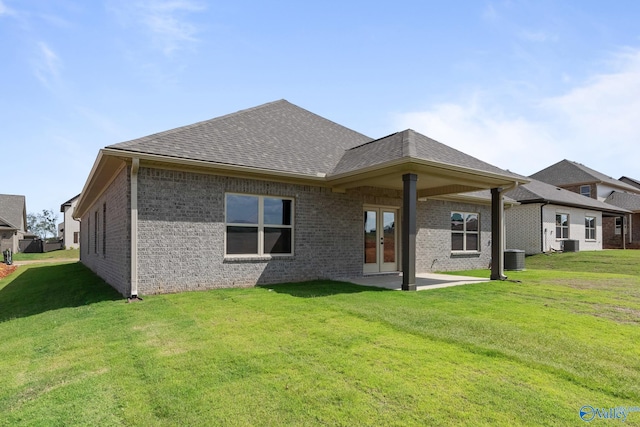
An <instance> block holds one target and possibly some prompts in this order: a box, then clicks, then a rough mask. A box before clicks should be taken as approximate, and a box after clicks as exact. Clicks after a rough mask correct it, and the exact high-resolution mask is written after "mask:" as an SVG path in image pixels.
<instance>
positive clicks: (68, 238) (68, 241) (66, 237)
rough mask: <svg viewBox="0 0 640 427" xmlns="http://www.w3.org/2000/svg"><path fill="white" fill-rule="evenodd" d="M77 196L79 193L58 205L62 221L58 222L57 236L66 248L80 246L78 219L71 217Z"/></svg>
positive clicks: (76, 202) (78, 196)
mask: <svg viewBox="0 0 640 427" xmlns="http://www.w3.org/2000/svg"><path fill="white" fill-rule="evenodd" d="M79 198H80V194H78V195H77V196H75V197H72V198H71V199H69V200H67V201H66V202H64V203H63V204H61V205H60V212H62V213H63V218H62V221H63V222H61V223H60V224H58V236H59V237H61V238H62V244H63V246H64V247H65V248H66V249H76V248H79V247H80V221H78V220H77V219H74V218H73V212H74V210H75V207H76V205H77V204H78V199H79Z"/></svg>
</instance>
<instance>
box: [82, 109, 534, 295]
mask: <svg viewBox="0 0 640 427" xmlns="http://www.w3.org/2000/svg"><path fill="white" fill-rule="evenodd" d="M523 182H528V179H527V178H525V177H521V176H519V175H516V174H513V173H510V172H508V171H505V170H503V169H500V168H498V167H495V166H492V165H490V164H487V163H485V162H483V161H480V160H478V159H476V158H473V157H471V156H468V155H466V154H464V153H462V152H460V151H457V150H455V149H452V148H450V147H448V146H446V145H443V144H441V143H439V142H437V141H434V140H432V139H430V138H428V137H426V136H424V135H421V134H419V133H417V132H414V131H412V130H405V131H402V132H398V133H394V134H392V135H389V136H386V137H383V138H380V139H375V140H374V139H372V138H369V137H367V136H365V135H362V134H360V133H358V132H355V131H353V130H350V129H347V128H345V127H343V126H341V125H338V124H336V123H334V122H331V121H329V120H327V119H325V118H322V117H320V116H318V115H316V114H313V113H311V112H309V111H306V110H304V109H302V108H300V107H297V106H295V105H293V104H291V103H289V102H287V101H284V100H281V101H276V102H272V103H268V104H264V105H261V106H258V107H254V108H250V109H247V110H243V111H239V112H236V113H233V114H230V115H226V116H223V117H219V118H214V119H212V120H207V121H204V122H199V123H195V124H192V125H189V126H184V127H181V128H177V129H173V130H169V131H166V132H161V133H158V134H154V135H150V136H146V137H143V138H139V139H135V140H132V141H127V142H122V143H119V144H115V145H110V146H108V147H105V148H104V149H102V150H100V152H99V154H98V157H97V159H96V162H95V164H94V166H93V169H92V170H91V173H90V175H89V177H88V179H87V182H86V184H85V186H84V189H83V191H82V193H81V196H80V199H79V200H78V203H77V205H76V208H75V214H74V215H75V217H76V218H79V219H81V230H80V236H81V239H80V240H81V241H80V244H81V248H80V253H81V261H82V262H83V263H84V264H85V265H87V266H88V267H89V268H91V269H92V270H93V271H95V272H96V273H97V274H98V275H100V276H101V277H103V278H104V279H105V280H106V281H107V282H108V283H110V284H111V285H112V286H113V287H114V288H116V289H117V290H118V291H120V292H121V293H122V294H123V295H125V296H134V295H138V294H151V293H162V292H177V291H182V290H196V289H209V288H219V287H235V286H253V285H256V284H266V283H275V282H288V281H302V280H312V279H318V278H330V279H344V278H350V277H359V276H362V275H365V274H380V273H387V272H401V273H402V276H403V286H402V287H403V289H405V290H412V289H415V274H416V272H429V271H432V270H458V269H468V268H486V267H488V266H489V264H490V262H491V259H492V258H493V259H496V260H498V261H497V262H494V263H492V267H491V268H492V271H491V277H492V278H493V279H500V278H503V275H502V251H503V248H502V244H501V242H502V241H503V235H502V234H503V233H502V230H503V202H502V200H503V191H504V190H506V189H509V188H513V187H514V186H516V185H518V184H520V183H523ZM480 190H484V191H485V194H487V195H488V196H487V197H484V198H483V197H481V196H477V193H474V194H462V193H469V192H477V191H480ZM486 190H490V192H489V191H486Z"/></svg>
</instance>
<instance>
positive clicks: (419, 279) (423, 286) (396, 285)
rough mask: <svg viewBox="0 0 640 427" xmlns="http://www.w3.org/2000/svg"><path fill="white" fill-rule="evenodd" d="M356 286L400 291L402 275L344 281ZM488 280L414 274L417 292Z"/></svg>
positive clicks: (381, 275) (378, 275)
mask: <svg viewBox="0 0 640 427" xmlns="http://www.w3.org/2000/svg"><path fill="white" fill-rule="evenodd" d="M345 281H347V282H351V283H355V284H356V285H363V286H375V287H378V288H386V289H393V290H397V291H399V290H400V289H402V274H401V273H400V274H372V275H367V276H363V277H356V278H349V279H345ZM486 282H490V280H489V279H481V278H478V277H469V276H451V275H449V274H435V273H418V274H416V288H417V290H419V291H426V290H429V289H439V288H448V287H450V286H460V285H469V284H473V283H486Z"/></svg>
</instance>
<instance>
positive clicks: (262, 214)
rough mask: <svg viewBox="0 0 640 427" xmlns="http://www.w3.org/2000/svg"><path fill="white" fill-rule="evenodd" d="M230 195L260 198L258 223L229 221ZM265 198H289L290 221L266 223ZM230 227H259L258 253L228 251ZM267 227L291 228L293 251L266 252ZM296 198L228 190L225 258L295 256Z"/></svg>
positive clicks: (225, 204)
mask: <svg viewBox="0 0 640 427" xmlns="http://www.w3.org/2000/svg"><path fill="white" fill-rule="evenodd" d="M228 196H244V197H256V198H257V199H258V222H257V223H237V222H228V219H227V217H228V211H227V208H228V201H227V197H228ZM265 199H281V200H289V201H290V202H291V213H290V216H291V218H290V221H289V222H290V223H291V224H289V225H286V224H269V223H265V221H264V219H265V210H264V200H265ZM229 227H247V228H257V229H258V236H257V239H258V251H257V253H246V254H234V253H231V254H230V253H228V252H227V249H228V242H229V236H228V234H229V233H228V229H229ZM265 228H279V229H288V230H291V231H290V233H291V242H290V245H291V252H288V253H268V252H265V250H264V249H265V248H264V244H265ZM294 243H295V198H294V197H288V196H279V195H266V194H251V193H234V192H226V193H224V257H225V258H256V257H259V258H267V259H269V258H286V257H292V256H295V244H294Z"/></svg>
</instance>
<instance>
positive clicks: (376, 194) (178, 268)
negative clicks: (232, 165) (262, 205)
mask: <svg viewBox="0 0 640 427" xmlns="http://www.w3.org/2000/svg"><path fill="white" fill-rule="evenodd" d="M128 173H129V172H128V169H127V170H123V171H122V172H121V173H120V175H119V176H118V177H117V179H116V180H115V181H114V182H113V183H112V184H111V186H110V188H109V190H108V191H106V192H105V193H104V194H103V195H102V196H101V198H100V200H98V201H97V202H96V204H95V205H94V206H92V207H91V209H90V210H89V211H88V212H87V213H86V214H85V217H83V219H82V223H81V233H80V235H81V236H82V239H81V250H80V253H81V260H82V262H83V263H84V264H85V265H87V266H88V267H89V268H91V269H92V270H93V271H95V272H96V273H97V274H98V275H100V276H101V277H103V278H104V279H105V280H106V281H107V282H108V283H110V284H111V285H112V286H113V287H114V288H116V289H117V290H118V291H120V292H121V293H122V294H123V295H125V296H126V295H128V292H129V290H130V253H129V242H130V236H129V230H130V218H129V206H130V202H129V186H130V184H129V178H128ZM228 192H231V193H246V194H255V195H272V196H283V197H291V198H293V199H294V255H293V256H284V257H273V258H268V257H252V258H246V257H232V256H228V257H225V256H224V252H225V248H224V236H225V223H224V215H225V213H224V202H225V193H228ZM104 203H106V206H107V233H106V236H107V237H106V238H107V240H106V242H105V243H106V253H102V240H101V239H102V235H103V234H102V215H103V211H102V209H103V207H102V206H103V204H104ZM364 205H380V206H386V207H396V208H398V209H400V208H401V206H402V194H401V192H400V191H397V190H385V189H379V188H359V189H356V190H350V191H347V193H344V194H341V193H333V192H332V191H331V190H330V189H327V188H321V187H313V186H304V185H294V184H283V183H274V182H267V181H259V180H250V179H238V178H229V177H222V176H216V175H208V174H197V173H189V172H182V171H169V170H162V169H151V168H146V167H141V168H140V170H139V174H138V292H139V293H140V294H141V295H144V294H154V293H165V292H179V291H185V290H197V289H211V288H224V287H241V286H254V285H256V284H269V283H279V282H289V281H303V280H312V279H317V278H332V279H339V278H348V277H357V276H360V275H362V268H363V265H362V263H363V242H364V231H363V223H362V220H363V206H364ZM453 210H456V211H464V212H478V213H480V229H481V231H480V244H481V249H480V251H479V252H478V253H473V254H465V255H461V254H457V255H453V254H452V253H451V228H450V227H451V226H450V215H451V211H453ZM95 212H97V213H98V216H97V218H98V223H97V226H98V228H97V238H98V240H97V245H96V244H95V242H94V237H95V236H96V233H95V231H96V230H95V229H94V223H95V218H96V216H95ZM398 214H399V215H398V222H400V218H401V216H400V212H398ZM418 227H419V231H418V234H417V236H416V243H417V251H416V252H417V254H416V258H417V265H416V271H417V272H429V271H444V270H462V269H469V268H487V267H488V266H489V263H490V258H491V247H490V242H491V217H490V207H489V206H486V205H482V206H479V205H473V204H469V203H454V202H447V201H438V200H429V201H422V202H418ZM399 260H400V253H399V252H398V261H399ZM398 268H401V266H400V264H399V265H398Z"/></svg>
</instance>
